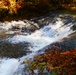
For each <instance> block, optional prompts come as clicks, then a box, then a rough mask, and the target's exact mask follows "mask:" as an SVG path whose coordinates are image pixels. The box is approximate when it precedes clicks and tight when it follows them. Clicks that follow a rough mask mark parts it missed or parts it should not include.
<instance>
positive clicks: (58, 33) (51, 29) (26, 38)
mask: <svg viewBox="0 0 76 75" xmlns="http://www.w3.org/2000/svg"><path fill="white" fill-rule="evenodd" d="M20 22H21V24H22V23H23V25H25V23H24V22H23V21H20ZM20 22H19V23H20ZM13 23H15V21H14V22H13V21H12V24H13ZM16 23H18V22H16ZM8 24H9V25H8ZM1 25H2V24H1ZM72 26H73V23H72V22H71V23H68V24H64V22H63V21H62V20H61V19H59V20H57V21H56V22H55V23H54V24H53V23H49V25H47V26H44V27H43V28H41V29H39V30H36V31H35V32H34V33H32V34H29V33H27V35H25V33H23V34H22V33H19V34H14V31H12V30H11V33H12V34H14V35H12V36H11V37H7V38H5V39H4V41H8V42H9V43H11V44H17V43H20V42H28V43H30V45H29V50H30V51H32V53H31V54H27V55H26V56H23V57H21V58H17V59H15V58H2V59H0V75H25V74H23V68H24V65H22V64H21V62H23V61H26V60H27V59H31V58H33V56H34V55H35V54H36V52H37V51H38V50H40V49H42V48H43V47H45V46H47V45H49V44H51V43H53V42H55V41H58V40H60V39H62V38H64V37H67V36H68V35H69V34H71V33H73V32H75V31H73V30H72V29H71V27H72ZM2 28H3V29H5V30H6V32H5V34H7V32H10V30H9V29H11V28H12V27H11V23H7V25H6V26H5V24H4V25H3V26H0V29H2ZM8 34H9V33H8ZM27 75H28V74H27Z"/></svg>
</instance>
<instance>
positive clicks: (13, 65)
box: [0, 58, 19, 75]
mask: <svg viewBox="0 0 76 75" xmlns="http://www.w3.org/2000/svg"><path fill="white" fill-rule="evenodd" d="M18 65H19V62H18V60H17V59H7V58H4V59H0V75H13V73H14V72H15V70H16V69H17V67H18Z"/></svg>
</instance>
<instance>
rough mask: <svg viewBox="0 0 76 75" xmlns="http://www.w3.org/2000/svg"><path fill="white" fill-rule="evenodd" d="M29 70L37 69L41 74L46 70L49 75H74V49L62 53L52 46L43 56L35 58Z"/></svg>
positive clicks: (75, 66)
mask: <svg viewBox="0 0 76 75" xmlns="http://www.w3.org/2000/svg"><path fill="white" fill-rule="evenodd" d="M29 68H30V70H31V71H32V72H34V70H35V69H38V71H39V72H42V73H43V71H44V69H45V68H46V69H47V71H48V72H50V71H51V75H76V71H75V70H76V49H73V50H70V51H66V52H64V51H62V50H60V49H59V48H58V47H55V46H54V47H53V48H52V49H51V50H50V49H49V50H46V51H45V54H40V55H38V56H35V57H34V61H33V62H32V63H31V65H30V67H29Z"/></svg>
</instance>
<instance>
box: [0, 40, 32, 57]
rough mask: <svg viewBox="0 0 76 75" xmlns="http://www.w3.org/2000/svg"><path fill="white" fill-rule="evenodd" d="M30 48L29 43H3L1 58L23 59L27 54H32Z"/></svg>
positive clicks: (0, 45)
mask: <svg viewBox="0 0 76 75" xmlns="http://www.w3.org/2000/svg"><path fill="white" fill-rule="evenodd" d="M28 47H29V43H18V44H11V43H8V42H4V41H1V42H0V57H10V58H19V57H22V56H23V55H26V54H27V53H31V51H29V48H28Z"/></svg>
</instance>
